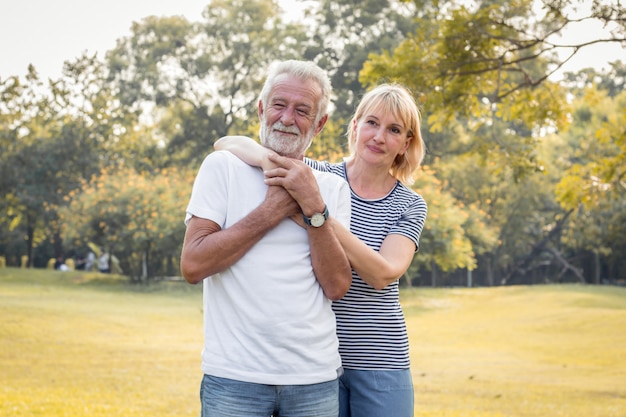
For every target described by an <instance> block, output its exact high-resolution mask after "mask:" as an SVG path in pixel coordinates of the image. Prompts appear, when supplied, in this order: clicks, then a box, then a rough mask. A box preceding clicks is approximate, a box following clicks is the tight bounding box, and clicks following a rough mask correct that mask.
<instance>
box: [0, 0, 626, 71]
mask: <svg viewBox="0 0 626 417" xmlns="http://www.w3.org/2000/svg"><path fill="white" fill-rule="evenodd" d="M291 1H293V0H280V2H281V3H283V4H284V3H289V2H291ZM207 3H208V0H108V1H98V2H96V1H86V0H0V78H2V79H6V78H7V77H9V76H12V75H19V76H24V75H25V74H26V70H27V67H28V64H29V63H32V64H33V65H35V68H36V69H37V71H38V72H39V74H40V75H41V76H42V77H44V78H45V77H52V78H57V77H59V76H60V75H61V69H62V67H63V62H64V61H66V60H72V59H74V58H76V57H78V56H80V55H81V54H82V53H83V52H85V51H86V52H87V53H90V54H91V53H94V52H97V53H98V56H99V57H100V58H104V53H105V52H106V51H108V50H110V49H112V48H113V47H115V42H116V40H117V39H119V38H121V37H124V36H127V35H129V34H130V27H131V25H132V22H133V21H140V20H142V19H143V18H144V17H146V16H150V15H156V16H172V15H184V16H185V17H187V18H188V19H189V20H191V21H199V20H201V18H202V10H203V9H204V7H205V6H206V4H207ZM601 31H602V28H601V27H600V26H599V25H598V26H595V27H592V28H585V29H584V30H577V31H576V33H574V34H573V36H576V37H577V39H576V40H579V39H580V38H581V37H584V36H596V37H597V36H598V35H597V34H598V33H601ZM616 59H621V60H622V61H623V62H626V49H624V48H622V47H620V46H619V45H617V44H613V45H598V46H594V47H590V48H587V49H583V50H582V51H581V52H580V55H579V56H577V57H576V58H575V60H573V62H571V63H570V64H569V65H568V67H567V70H570V71H574V70H578V69H580V68H584V67H588V66H592V65H595V66H601V65H605V64H606V62H607V61H614V60H616Z"/></svg>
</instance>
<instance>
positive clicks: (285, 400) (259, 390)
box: [200, 375, 339, 417]
mask: <svg viewBox="0 0 626 417" xmlns="http://www.w3.org/2000/svg"><path fill="white" fill-rule="evenodd" d="M338 390H339V389H338V381H337V380H336V379H335V380H333V381H328V382H322V383H320V384H311V385H263V384H254V383H251V382H241V381H235V380H232V379H226V378H218V377H215V376H211V375H204V377H203V378H202V384H201V386H200V402H201V403H202V414H201V416H202V417H269V416H275V417H337V415H338V410H339V400H338Z"/></svg>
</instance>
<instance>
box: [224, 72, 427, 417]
mask: <svg viewBox="0 0 626 417" xmlns="http://www.w3.org/2000/svg"><path fill="white" fill-rule="evenodd" d="M347 136H348V140H349V146H350V155H349V156H348V157H347V158H345V160H344V161H343V162H340V163H329V162H320V161H314V160H311V159H308V158H305V162H306V163H307V164H308V165H309V166H311V167H312V168H313V169H316V170H321V171H327V172H331V173H334V174H336V175H338V176H340V177H342V178H343V179H345V180H346V181H347V182H348V183H349V185H350V189H351V206H352V213H351V218H350V221H351V223H350V230H347V229H346V228H344V227H342V226H341V225H339V224H338V223H337V222H334V221H333V219H332V218H331V222H332V224H333V226H334V227H335V229H336V234H337V237H338V238H339V240H340V242H341V244H342V246H343V248H344V250H345V252H346V254H347V255H348V259H349V261H350V264H351V267H352V284H351V287H350V290H349V291H348V293H347V294H346V295H345V296H344V297H343V298H342V299H341V300H338V301H334V302H333V310H334V312H335V316H336V320H337V334H338V336H339V351H340V354H341V359H342V365H343V368H344V373H343V375H342V376H341V378H340V383H339V386H340V391H339V406H340V412H339V416H340V417H379V416H380V417H383V416H384V417H387V416H394V417H408V416H413V408H414V396H413V395H414V394H413V382H412V378H411V372H410V362H409V341H408V335H407V331H406V324H405V319H404V315H403V312H402V309H401V306H400V300H399V289H398V280H399V279H400V277H402V275H403V274H404V272H405V271H406V270H407V268H408V267H409V265H410V264H411V261H412V259H413V256H414V255H415V253H416V252H417V250H418V249H419V237H420V234H421V232H422V229H423V227H424V222H425V220H426V212H427V205H426V202H425V201H424V199H423V198H422V197H421V196H420V195H419V194H417V193H415V192H414V191H413V190H411V188H409V185H410V184H411V183H412V175H413V173H414V172H415V170H416V169H417V168H418V167H419V165H420V164H421V162H422V158H423V156H424V142H423V140H422V137H421V133H420V114H419V110H418V107H417V105H416V103H415V101H414V99H413V97H412V96H411V94H410V93H409V91H408V90H407V89H406V88H404V87H403V86H401V85H398V84H383V85H379V86H378V87H376V88H374V89H373V90H371V91H369V92H368V93H366V94H365V95H364V97H363V98H362V100H361V102H360V103H359V105H358V107H357V109H356V112H355V114H354V116H353V118H352V120H351V122H350V124H349V126H348V131H347ZM215 148H216V149H222V150H229V151H231V152H233V153H234V154H235V155H237V156H238V157H240V158H241V159H243V160H244V161H246V162H247V163H249V164H251V165H258V166H262V167H263V168H264V170H265V182H266V184H268V185H282V184H283V178H285V176H286V175H287V174H288V172H289V170H290V166H291V164H290V161H289V159H288V158H284V157H281V156H278V155H277V154H276V153H273V152H271V151H269V150H268V149H266V148H263V147H261V146H260V145H258V144H257V143H256V142H255V141H253V140H252V139H249V138H245V137H242V136H231V137H225V138H222V139H220V140H219V141H218V142H217V143H216V144H215Z"/></svg>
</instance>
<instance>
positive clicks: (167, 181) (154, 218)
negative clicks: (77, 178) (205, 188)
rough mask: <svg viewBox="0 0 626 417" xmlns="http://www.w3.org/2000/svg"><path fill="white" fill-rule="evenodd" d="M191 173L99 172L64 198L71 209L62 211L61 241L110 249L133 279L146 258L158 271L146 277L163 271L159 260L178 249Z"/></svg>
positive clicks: (129, 170)
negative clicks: (62, 234) (62, 236)
mask: <svg viewBox="0 0 626 417" xmlns="http://www.w3.org/2000/svg"><path fill="white" fill-rule="evenodd" d="M193 174H194V173H193V172H192V171H191V170H187V171H178V170H173V169H168V170H160V171H156V172H154V173H145V172H143V173H139V172H137V171H135V170H134V169H130V168H119V169H109V170H105V171H103V172H102V173H101V174H100V176H98V177H97V178H93V179H92V180H91V181H90V182H87V181H85V182H83V185H82V187H81V189H80V191H77V192H74V193H71V194H69V195H68V196H67V197H66V199H67V200H68V202H69V205H68V206H67V208H66V209H63V210H61V213H60V214H61V221H62V224H63V229H64V236H65V239H66V240H67V241H72V242H73V243H74V244H75V245H76V246H79V245H80V244H81V242H85V241H92V242H95V243H96V244H98V245H99V246H101V247H103V248H106V249H108V250H109V252H110V253H112V254H115V255H116V256H117V257H118V258H119V259H120V261H121V263H122V265H124V266H125V268H123V269H124V270H127V271H129V272H130V274H131V276H133V277H136V278H139V277H141V276H142V272H143V270H142V262H143V260H144V259H147V261H148V262H149V263H150V262H151V266H152V267H153V268H151V269H156V270H155V271H152V270H151V271H148V277H151V276H154V275H153V274H154V273H155V272H161V273H163V270H162V266H161V265H160V261H161V260H162V259H164V258H165V257H172V256H177V255H178V254H179V253H180V250H181V248H182V241H183V236H184V233H185V227H184V224H183V220H184V213H185V207H186V204H187V202H188V200H189V193H190V191H191V186H192V182H193ZM144 257H145V258H144ZM159 267H161V269H159ZM144 278H145V277H144Z"/></svg>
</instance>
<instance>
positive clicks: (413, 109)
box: [347, 83, 425, 185]
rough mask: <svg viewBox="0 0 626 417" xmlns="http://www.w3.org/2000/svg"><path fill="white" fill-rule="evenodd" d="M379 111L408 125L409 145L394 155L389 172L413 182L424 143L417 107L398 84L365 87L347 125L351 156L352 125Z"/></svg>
mask: <svg viewBox="0 0 626 417" xmlns="http://www.w3.org/2000/svg"><path fill="white" fill-rule="evenodd" d="M372 111H381V112H383V113H389V114H392V115H393V116H394V117H397V118H399V119H400V120H401V121H402V123H403V124H404V125H405V126H406V127H407V138H411V141H410V142H409V147H408V148H407V150H406V152H405V153H404V154H403V155H396V158H395V160H394V161H393V164H392V165H391V168H390V169H389V173H390V174H391V175H392V176H393V177H394V178H396V179H397V180H399V181H401V182H402V183H404V184H408V185H411V184H413V172H414V171H415V170H416V169H417V168H419V166H420V164H421V163H422V160H423V159H424V153H425V145H424V140H423V139H422V134H421V132H420V118H421V115H420V111H419V109H418V107H417V104H416V102H415V99H414V98H413V96H412V95H411V93H410V91H409V90H408V89H407V88H406V87H404V86H402V85H400V84H395V83H391V84H381V85H379V86H377V87H375V88H374V89H372V90H370V91H368V92H367V93H366V94H365V95H364V96H363V98H362V99H361V102H360V103H359V105H358V106H357V108H356V111H355V112H354V116H353V117H352V120H351V122H350V123H349V125H348V132H347V136H348V144H349V147H350V157H349V158H352V157H354V153H355V149H356V146H355V145H356V134H355V131H354V129H353V126H354V125H355V124H356V123H357V122H358V121H359V120H360V119H361V117H363V116H364V115H366V114H369V113H371V112H372Z"/></svg>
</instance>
